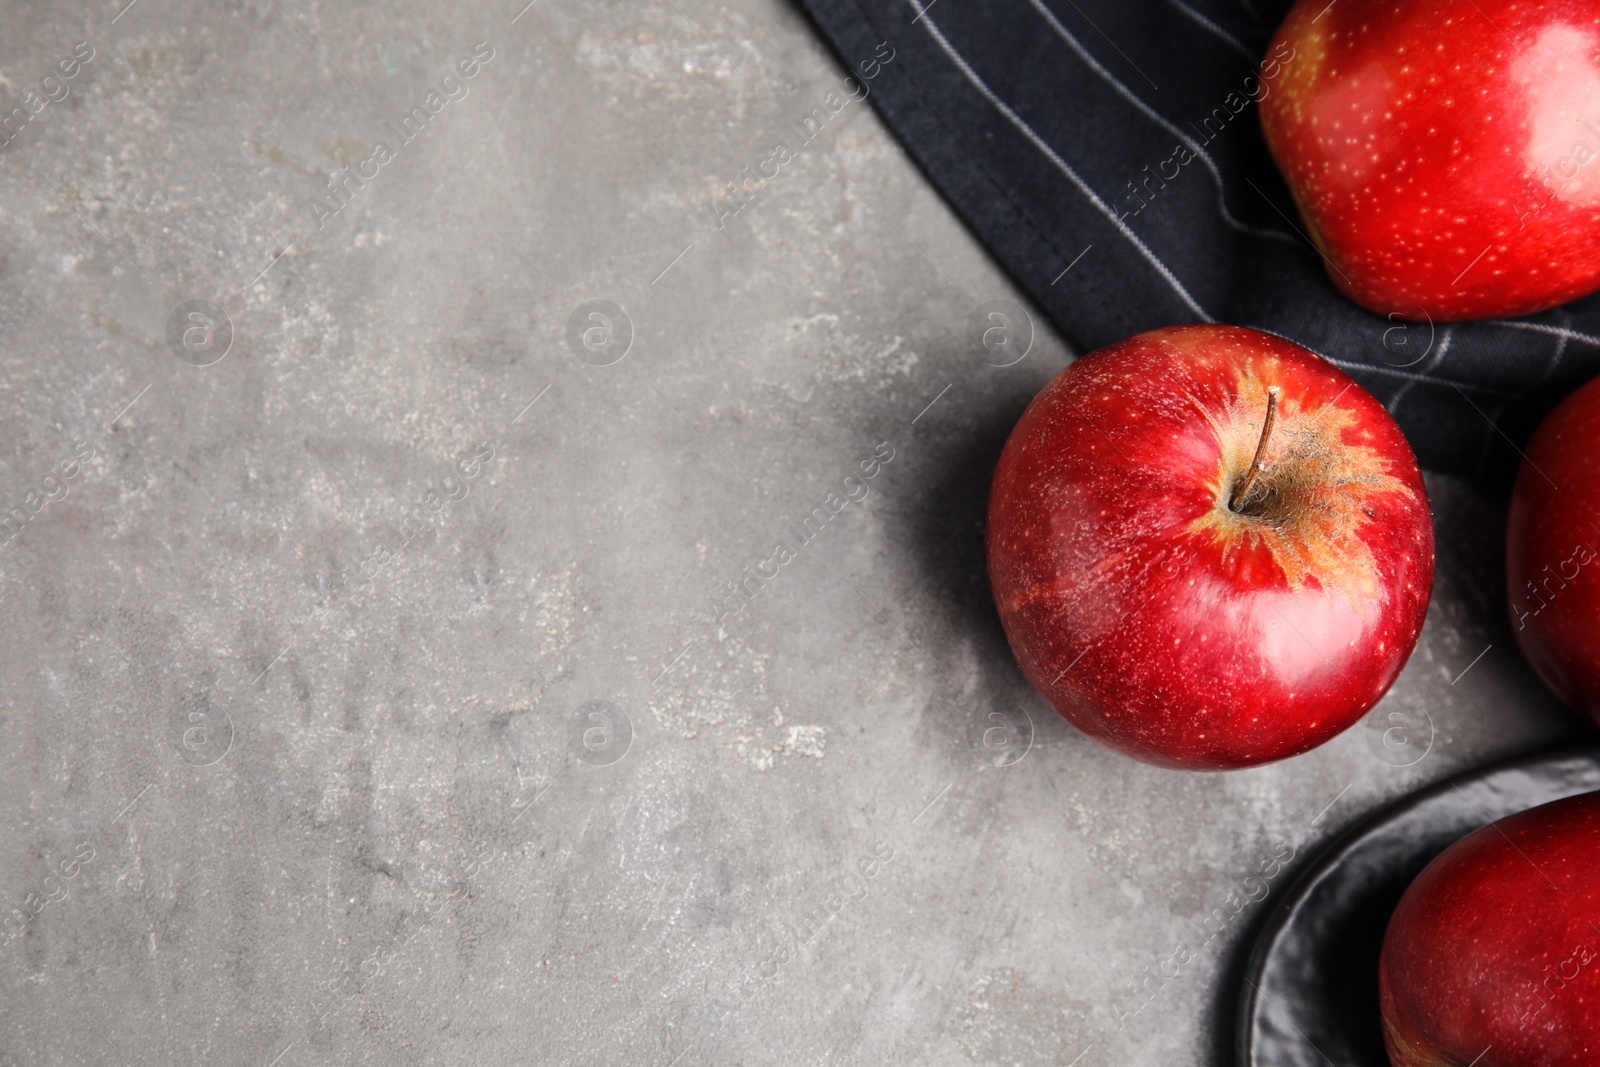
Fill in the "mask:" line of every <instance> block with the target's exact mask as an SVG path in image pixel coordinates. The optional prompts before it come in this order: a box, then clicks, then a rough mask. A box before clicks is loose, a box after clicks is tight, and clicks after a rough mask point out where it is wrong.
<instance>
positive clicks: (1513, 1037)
mask: <svg viewBox="0 0 1600 1067" xmlns="http://www.w3.org/2000/svg"><path fill="white" fill-rule="evenodd" d="M1378 996H1379V1008H1380V1010H1381V1011H1382V1014H1383V1036H1384V1043H1385V1045H1386V1046H1387V1048H1388V1050H1389V1059H1390V1061H1391V1062H1392V1063H1393V1064H1394V1067H1446V1065H1452V1064H1455V1065H1461V1067H1465V1065H1467V1064H1473V1065H1475V1067H1589V1065H1591V1064H1596V1063H1600V793H1584V794H1582V795H1579V796H1574V797H1568V798H1566V799H1565V800H1557V801H1554V802H1552V803H1549V804H1544V805H1541V806H1539V807H1537V808H1532V809H1530V810H1528V811H1524V812H1519V813H1518V814H1516V815H1512V816H1509V817H1507V818H1504V819H1501V820H1500V821H1498V822H1496V823H1494V824H1493V825H1490V826H1486V827H1484V828H1483V829H1481V830H1479V831H1477V832H1476V833H1474V834H1471V835H1469V836H1467V837H1465V838H1463V839H1462V840H1460V841H1458V842H1456V843H1455V844H1454V845H1451V846H1450V847H1449V848H1448V849H1446V850H1445V851H1444V852H1443V853H1441V854H1440V855H1439V857H1438V858H1437V859H1435V860H1434V861H1433V862H1432V863H1430V864H1429V865H1428V866H1427V867H1426V868H1424V869H1423V871H1422V873H1421V874H1419V875H1418V876H1417V878H1416V880H1415V881H1414V882H1412V883H1411V886H1410V887H1409V888H1408V889H1407V890H1406V892H1405V896H1403V897H1401V898H1400V904H1399V906H1398V907H1396V908H1395V911H1394V915H1393V916H1392V917H1391V918H1390V920H1389V927H1388V929H1387V930H1386V931H1385V933H1384V938H1383V954H1382V956H1381V958H1380V962H1379V965H1378Z"/></svg>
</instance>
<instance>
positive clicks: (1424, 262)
mask: <svg viewBox="0 0 1600 1067" xmlns="http://www.w3.org/2000/svg"><path fill="white" fill-rule="evenodd" d="M1597 14H1600V12H1597V10H1596V8H1595V5H1594V4H1593V3H1592V2H1587V0H1582V2H1580V0H1537V2H1530V0H1412V2H1408V3H1395V2H1394V0H1339V3H1337V4H1331V5H1330V4H1328V3H1327V0H1300V2H1299V3H1296V4H1295V6H1294V7H1293V8H1292V9H1291V10H1290V12H1289V15H1288V16H1287V17H1286V18H1285V19H1284V21H1283V23H1282V25H1281V26H1280V27H1279V29H1278V34H1277V37H1276V39H1275V41H1274V43H1273V48H1278V47H1292V48H1293V49H1294V55H1295V59H1294V61H1293V62H1291V63H1289V64H1286V65H1285V67H1284V70H1283V73H1282V74H1281V76H1280V79H1279V85H1278V91H1277V92H1275V93H1273V94H1272V95H1271V96H1270V97H1268V98H1266V99H1264V100H1263V101H1262V105H1261V124H1262V130H1263V132H1264V133H1265V135H1266V139H1267V146H1268V148H1269V149H1270V150H1271V152H1272V156H1273V158H1274V159H1275V160H1276V161H1277V163H1278V166H1279V168H1280V169H1281V170H1282V171H1283V174H1284V177H1285V178H1286V180H1287V181H1288V183H1289V187H1290V189H1291V190H1292V191H1293V193H1294V196H1295V202H1296V203H1297V204H1298V206H1299V208H1300V214H1301V216H1302V218H1303V219H1304V221H1305V223H1306V228H1307V230H1308V231H1309V235H1310V236H1311V238H1312V240H1313V241H1314V242H1315V244H1316V245H1317V247H1318V248H1319V249H1320V250H1321V252H1322V253H1323V255H1324V257H1325V259H1326V264H1327V266H1328V275H1329V277H1330V278H1331V279H1332V281H1333V283H1334V285H1335V286H1337V287H1338V288H1339V289H1340V291H1341V292H1343V293H1344V294H1345V295H1346V296H1348V297H1349V298H1350V299H1351V300H1353V301H1355V302H1356V303H1358V304H1360V305H1362V306H1363V307H1366V308H1368V309H1370V310H1372V311H1376V312H1378V313H1380V314H1397V315H1400V316H1403V317H1406V318H1412V319H1419V320H1420V319H1423V318H1428V319H1431V320H1433V321H1436V322H1443V321H1451V320H1462V319H1484V318H1497V317H1501V316H1508V315H1522V314H1529V313H1532V312H1535V311H1542V310H1545V309H1547V308H1551V307H1555V306H1556V305H1558V304H1563V303H1566V302H1567V301H1569V300H1574V299H1576V298H1578V297H1580V296H1583V295H1585V294H1587V293H1590V292H1593V291H1594V290H1595V289H1596V288H1597V287H1600V20H1597ZM1268 54H1272V52H1271V51H1270V50H1269V53H1268Z"/></svg>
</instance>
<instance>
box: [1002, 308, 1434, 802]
mask: <svg viewBox="0 0 1600 1067" xmlns="http://www.w3.org/2000/svg"><path fill="white" fill-rule="evenodd" d="M1271 389H1276V390H1278V405H1277V418H1276V420H1275V425H1274V428H1273V431H1272V433H1271V435H1270V437H1269V439H1268V443H1267V446H1266V449H1265V455H1264V460H1265V462H1264V464H1263V466H1262V470H1261V474H1260V477H1259V479H1258V482H1257V484H1256V486H1255V487H1254V488H1253V489H1252V491H1251V493H1250V494H1249V496H1250V499H1248V500H1247V501H1246V502H1245V503H1244V506H1243V507H1242V509H1241V510H1240V511H1235V510H1234V509H1233V508H1231V507H1230V506H1229V504H1230V500H1231V498H1232V497H1233V494H1234V490H1235V489H1237V488H1238V486H1239V483H1240V480H1241V479H1243V478H1244V477H1245V476H1246V474H1247V472H1248V470H1249V469H1250V466H1251V462H1252V460H1253V459H1254V457H1255V453H1256V451H1257V448H1258V446H1259V445H1260V442H1261V438H1262V427H1263V422H1264V420H1265V415H1266V410H1267V407H1268V404H1269V390H1271ZM986 536H987V542H988V554H989V578H990V584H991V587H992V589H993V592H994V597H995V604H996V607H997V608H998V610H999V614H1000V620H1001V623H1002V624H1003V625H1004V627H1005V631H1006V636H1007V638H1008V639H1009V641H1010V643H1011V648H1012V651H1013V652H1014V653H1015V655H1016V657H1017V660H1018V662H1019V664H1020V665H1021V667H1022V670H1023V673H1024V674H1025V675H1026V676H1027V678H1028V680H1029V682H1030V683H1032V685H1033V687H1034V688H1035V689H1036V690H1037V691H1038V692H1039V693H1040V694H1041V695H1042V696H1043V697H1044V698H1045V699H1046V700H1047V701H1049V702H1050V704H1051V705H1052V706H1054V707H1055V708H1056V710H1057V711H1059V712H1060V713H1061V714H1062V715H1063V716H1064V717H1065V718H1066V719H1067V720H1068V721H1069V722H1071V723H1072V724H1073V725H1075V726H1076V727H1078V728H1079V729H1080V730H1082V731H1083V732H1084V733H1086V734H1088V735H1090V736H1091V737H1094V738H1096V739H1097V740H1099V741H1101V742H1103V743H1105V744H1107V745H1109V746H1111V747H1113V748H1116V749H1118V750H1120V751H1122V752H1124V753H1126V754H1128V755H1130V756H1133V757H1135V758H1137V759H1141V760H1145V761H1147V762H1150V763H1156V764H1161V765H1164V766H1169V767H1179V768H1189V769H1195V770H1221V769H1226V768H1232V767H1245V766H1250V765H1253V764H1258V763H1265V762H1268V761H1271V760H1278V759H1283V758H1285V757H1288V756H1293V755H1297V754H1299V753H1301V752H1305V751H1307V750H1309V749H1312V748H1315V747H1316V746H1317V745H1320V744H1322V743H1323V742H1324V741H1327V740H1328V739H1330V738H1332V737H1333V736H1335V735H1336V734H1338V733H1340V732H1341V731H1343V730H1344V729H1346V728H1347V727H1349V726H1350V725H1351V724H1353V723H1354V722H1356V721H1357V720H1358V719H1359V718H1360V717H1361V716H1362V714H1363V713H1365V712H1366V711H1367V710H1368V709H1369V708H1371V707H1372V706H1373V705H1374V704H1375V703H1377V701H1378V700H1379V699H1380V698H1381V697H1382V696H1383V694H1384V693H1385V692H1386V691H1387V690H1388V688H1389V686H1390V684H1391V683H1392V682H1393V681H1394V678H1395V676H1396V675H1398V674H1399V672H1400V669H1401V668H1402V667H1403V666H1404V665H1405V661H1406V659H1407V658H1408V657H1409V656H1410V654H1411V650H1412V648H1413V647H1414V645H1415V644H1416V639H1417V636H1418V634H1419V633H1420V632H1421V629H1422V622H1423V617H1424V615H1425V614H1426V612H1427V606H1428V599H1429V596H1430V593H1431V590H1432V584H1433V528H1432V524H1431V519H1430V515H1429V510H1428V504H1427V497H1426V494H1425V492H1424V489H1423V486H1422V479H1421V475H1420V473H1419V472H1418V470H1417V465H1416V459H1415V457H1414V456H1413V455H1412V453H1411V449H1410V447H1409V446H1408V445H1407V444H1406V441H1405V439H1404V437H1403V436H1402V435H1401V433H1400V430H1399V427H1397V426H1396V425H1395V424H1394V421H1393V420H1392V419H1391V418H1390V417H1389V415H1388V413H1387V412H1386V411H1384V410H1383V407H1382V406H1381V405H1380V404H1379V403H1378V402H1377V401H1376V400H1374V399H1373V398H1372V397H1371V396H1370V395H1369V394H1368V393H1367V392H1366V391H1365V390H1363V389H1362V388H1361V387H1360V386H1359V385H1357V384H1356V383H1355V382H1354V381H1352V380H1351V379H1350V378H1348V377H1347V376H1345V375H1344V374H1343V373H1341V372H1340V371H1339V370H1338V369H1337V368H1335V367H1333V366H1332V365H1331V364H1329V363H1328V362H1327V361H1325V360H1323V359H1321V358H1320V357H1318V356H1316V355H1314V354H1313V353H1311V352H1308V351H1306V350H1305V349H1303V348H1301V347H1300V346H1298V345H1295V344H1293V343H1292V342H1289V341H1285V340H1283V339H1281V338H1278V337H1274V336H1271V335H1269V334H1264V333H1260V332H1258V331H1255V330H1247V329H1242V328H1237V327H1226V326H1182V327H1173V328H1169V329H1164V330H1154V331H1151V332H1149V333H1144V334H1139V335H1138V336H1135V337H1132V338H1129V339H1127V340H1125V341H1120V342H1118V343H1116V344H1114V345H1110V346H1108V347H1106V348H1103V349H1100V350H1098V351H1096V352H1093V353H1091V354H1089V355H1087V356H1085V357H1083V358H1082V359H1080V360H1078V361H1077V362H1076V363H1074V364H1072V365H1071V366H1069V367H1068V368H1067V369H1066V370H1064V371H1062V373H1061V374H1060V375H1058V376H1057V377H1056V378H1055V380H1054V381H1052V382H1051V383H1050V384H1049V385H1047V386H1046V387H1045V388H1044V389H1043V390H1042V391H1041V392H1040V393H1039V395H1038V396H1037V397H1035V398H1034V400H1033V402H1032V404H1030V405H1029V407H1028V409H1027V411H1026V412H1024V413H1023V415H1022V418H1021V419H1020V420H1019V421H1018V423H1017V426H1016V428H1015V429H1014V430H1013V431H1012V434H1011V437H1010V439H1009V440H1008V441H1007V443H1006V447H1005V450H1004V452H1003V453H1002V455H1001V458H1000V462H999V465H998V467H997V469H996V471H995V476H994V482H993V486H992V488H991V490H990V497H989V515H988V526H987V534H986Z"/></svg>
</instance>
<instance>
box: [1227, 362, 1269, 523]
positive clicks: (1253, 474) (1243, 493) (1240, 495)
mask: <svg viewBox="0 0 1600 1067" xmlns="http://www.w3.org/2000/svg"><path fill="white" fill-rule="evenodd" d="M1277 417H1278V387H1277V386H1276V385H1274V386H1271V387H1270V388H1268V389H1267V418H1266V421H1265V422H1263V423H1262V424H1261V440H1260V441H1259V442H1257V444H1256V454H1255V458H1254V459H1252V460H1251V461H1250V469H1249V470H1248V471H1246V472H1245V475H1244V478H1243V479H1241V480H1240V482H1239V484H1238V485H1237V486H1235V487H1234V490H1233V496H1232V497H1230V498H1229V500H1228V510H1230V511H1238V510H1239V509H1240V508H1241V507H1243V506H1244V502H1245V499H1246V498H1247V497H1249V495H1250V490H1251V489H1252V488H1253V487H1254V486H1255V484H1256V478H1257V476H1258V475H1260V474H1261V461H1262V460H1263V459H1265V458H1266V455H1267V438H1269V437H1271V436H1272V424H1273V423H1274V422H1275V421H1277Z"/></svg>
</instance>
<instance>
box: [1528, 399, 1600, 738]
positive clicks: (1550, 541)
mask: <svg viewBox="0 0 1600 1067" xmlns="http://www.w3.org/2000/svg"><path fill="white" fill-rule="evenodd" d="M1596 442H1600V379H1596V380H1594V381H1592V382H1590V383H1589V384H1588V385H1585V386H1584V387H1583V388H1582V389H1579V390H1578V391H1577V392H1576V393H1573V394H1572V395H1571V396H1569V397H1567V399H1566V400H1564V401H1562V403H1561V405H1560V406H1559V407H1557V408H1556V409H1555V411H1553V412H1551V413H1550V415H1549V417H1548V418H1546V419H1545V420H1544V422H1543V424H1541V425H1540V427H1539V430H1538V432H1537V433H1535V434H1534V435H1533V440H1532V441H1530V442H1529V443H1528V448H1527V451H1526V452H1525V453H1524V454H1523V455H1524V457H1525V458H1524V459H1523V462H1522V468H1521V470H1519V471H1518V472H1517V483H1516V487H1515V489H1513V490H1512V494H1511V515H1510V517H1509V519H1508V520H1507V523H1506V591H1507V594H1508V597H1509V600H1510V603H1511V626H1512V629H1513V630H1514V631H1515V633H1516V635H1517V644H1519V645H1521V646H1522V652H1523V654H1524V655H1525V656H1527V657H1528V662H1530V663H1532V664H1533V669H1534V670H1535V671H1537V672H1538V673H1539V677H1541V678H1543V679H1544V680H1545V683H1546V684H1547V685H1549V686H1550V688H1551V689H1554V690H1555V691H1556V692H1557V693H1558V694H1559V695H1560V696H1561V697H1562V698H1563V699H1564V700H1566V701H1567V703H1569V704H1571V705H1572V706H1573V707H1575V708H1577V709H1579V710H1580V711H1583V712H1586V713H1587V714H1589V715H1590V716H1591V717H1593V718H1594V719H1595V721H1596V722H1600V577H1597V576H1596V574H1595V572H1596V571H1600V566H1595V565H1594V564H1595V562H1596V560H1597V559H1600V552H1597V551H1596V549H1597V548H1600V525H1597V521H1600V448H1597V447H1596Z"/></svg>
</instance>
